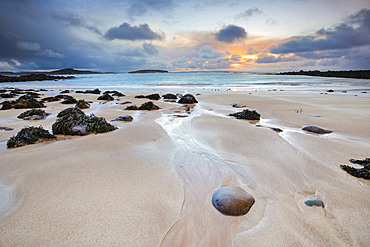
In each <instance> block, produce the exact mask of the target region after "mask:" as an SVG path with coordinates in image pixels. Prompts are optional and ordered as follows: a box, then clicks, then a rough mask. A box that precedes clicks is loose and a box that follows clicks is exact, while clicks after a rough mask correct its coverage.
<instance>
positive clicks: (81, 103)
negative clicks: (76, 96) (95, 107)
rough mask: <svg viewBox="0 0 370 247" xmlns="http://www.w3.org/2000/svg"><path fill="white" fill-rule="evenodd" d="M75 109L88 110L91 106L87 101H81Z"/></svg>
mask: <svg viewBox="0 0 370 247" xmlns="http://www.w3.org/2000/svg"><path fill="white" fill-rule="evenodd" d="M75 107H78V108H80V109H87V108H90V104H89V103H88V102H86V101H85V100H83V99H81V100H79V101H77V104H76V106H75Z"/></svg>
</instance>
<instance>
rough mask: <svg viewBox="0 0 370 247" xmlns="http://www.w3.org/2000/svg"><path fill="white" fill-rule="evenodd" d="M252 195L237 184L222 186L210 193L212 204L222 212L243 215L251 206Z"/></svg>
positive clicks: (252, 202) (252, 201)
mask: <svg viewBox="0 0 370 247" xmlns="http://www.w3.org/2000/svg"><path fill="white" fill-rule="evenodd" d="M254 202H255V200H254V198H253V196H252V195H250V194H249V193H248V192H246V191H245V190H243V189H242V188H240V187H237V186H224V187H221V188H219V189H217V190H216V191H215V192H214V193H213V195H212V205H213V206H214V207H215V208H216V209H217V210H218V211H219V212H221V213H222V214H225V215H230V216H240V215H245V214H247V213H248V212H249V210H250V209H251V207H252V206H253V204H254Z"/></svg>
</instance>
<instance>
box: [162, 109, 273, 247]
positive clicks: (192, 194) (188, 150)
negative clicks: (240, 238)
mask: <svg viewBox="0 0 370 247" xmlns="http://www.w3.org/2000/svg"><path fill="white" fill-rule="evenodd" d="M205 113H206V114H213V113H210V111H208V110H205V109H202V108H201V107H200V106H199V105H198V106H196V107H195V108H194V111H193V112H192V114H190V115H189V117H187V118H177V117H174V116H173V115H172V116H171V115H163V116H162V117H161V118H159V119H157V121H156V122H157V123H158V124H160V125H161V126H162V127H163V129H164V130H165V131H166V132H167V133H168V135H169V136H170V137H171V138H172V140H173V142H174V143H175V144H176V146H177V149H176V151H175V154H174V157H173V164H174V167H175V170H176V171H177V174H178V176H179V178H180V180H181V181H182V183H183V185H184V194H185V196H184V198H185V199H184V204H183V207H182V210H181V214H180V218H179V220H178V221H177V222H176V223H175V224H174V225H173V226H172V227H171V229H170V230H169V231H168V233H167V234H166V236H165V238H164V239H163V241H162V244H161V246H232V245H233V242H234V238H235V236H236V235H237V234H238V233H240V232H243V231H246V230H249V229H251V228H253V227H254V226H256V225H257V224H258V223H259V222H260V221H261V219H262V218H263V215H264V211H265V208H266V204H267V203H266V202H267V200H266V197H265V195H264V193H263V192H262V191H261V189H260V188H258V186H257V185H256V183H255V182H254V181H252V179H251V178H250V177H249V175H248V173H247V172H246V170H245V169H244V168H243V167H242V166H240V165H238V164H236V163H232V162H228V161H225V160H223V159H222V158H221V157H220V156H219V155H218V154H217V152H216V151H215V150H213V149H212V148H210V147H209V146H206V145H204V144H202V143H200V142H198V141H196V138H195V137H196V136H195V134H194V133H193V126H192V119H194V118H196V117H199V116H201V115H202V114H205ZM226 185H235V186H239V187H241V188H242V189H244V190H245V191H247V192H248V193H250V194H251V195H252V196H253V197H254V198H255V199H256V203H255V204H254V205H253V206H252V208H251V210H250V211H249V212H248V213H247V214H246V215H244V216H238V217H234V216H225V215H223V214H221V213H220V212H218V211H217V210H216V209H215V208H214V207H213V205H212V194H213V192H214V191H215V190H217V189H218V188H220V187H222V186H226Z"/></svg>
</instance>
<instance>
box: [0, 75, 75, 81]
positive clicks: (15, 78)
mask: <svg viewBox="0 0 370 247" xmlns="http://www.w3.org/2000/svg"><path fill="white" fill-rule="evenodd" d="M74 78H75V77H74V76H51V75H46V74H30V75H21V76H4V75H0V82H25V81H54V80H61V79H64V80H65V79H74Z"/></svg>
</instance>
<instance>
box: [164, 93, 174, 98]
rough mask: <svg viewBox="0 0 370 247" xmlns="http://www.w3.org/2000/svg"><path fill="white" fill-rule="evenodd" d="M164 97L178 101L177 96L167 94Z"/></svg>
mask: <svg viewBox="0 0 370 247" xmlns="http://www.w3.org/2000/svg"><path fill="white" fill-rule="evenodd" d="M162 97H163V99H177V96H176V95H174V94H172V93H168V94H165V95H163V96H162Z"/></svg>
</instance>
